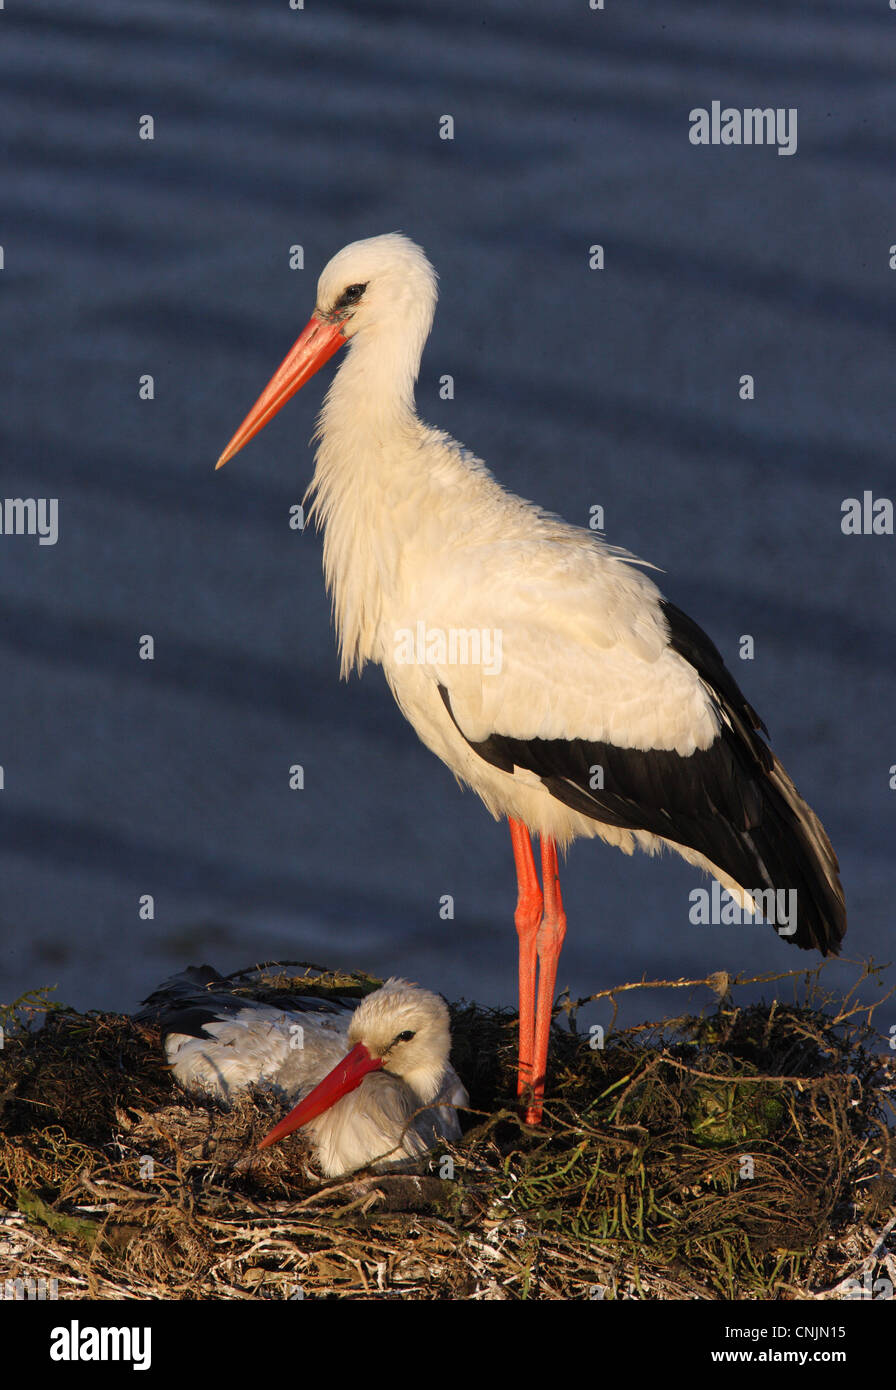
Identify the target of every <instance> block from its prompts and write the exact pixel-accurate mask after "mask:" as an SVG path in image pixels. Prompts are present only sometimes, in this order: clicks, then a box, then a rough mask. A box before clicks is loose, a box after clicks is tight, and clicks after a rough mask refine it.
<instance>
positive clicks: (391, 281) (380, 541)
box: [218, 233, 846, 1120]
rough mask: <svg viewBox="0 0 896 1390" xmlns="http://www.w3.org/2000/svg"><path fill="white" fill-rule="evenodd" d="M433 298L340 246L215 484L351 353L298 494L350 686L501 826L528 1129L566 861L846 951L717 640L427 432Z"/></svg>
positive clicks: (428, 282)
mask: <svg viewBox="0 0 896 1390" xmlns="http://www.w3.org/2000/svg"><path fill="white" fill-rule="evenodd" d="M435 303H436V275H435V272H434V270H433V268H432V266H431V265H430V263H429V261H428V260H427V258H426V256H425V255H424V253H423V252H422V250H421V249H420V248H419V247H418V246H415V245H414V243H413V242H411V241H409V240H408V239H407V238H406V237H403V236H401V235H399V234H397V233H395V234H391V235H388V236H379V237H373V238H371V239H369V240H367V241H359V242H355V243H353V244H352V245H350V246H346V247H345V248H344V249H343V250H342V251H340V252H339V253H338V254H337V255H336V256H334V257H333V259H332V260H331V261H330V263H329V264H328V265H327V266H326V267H325V269H324V271H323V274H322V275H321V277H320V281H319V283H318V292H317V306H316V308H315V311H314V315H313V317H312V318H311V321H310V322H309V324H308V326H307V328H306V329H305V331H304V332H303V334H302V335H301V337H300V338H299V340H298V342H297V343H296V344H295V346H294V347H293V349H292V351H291V352H290V353H289V355H288V356H287V357H286V359H285V360H284V362H283V364H282V365H281V367H280V368H279V370H278V371H277V373H276V374H275V376H274V377H273V378H272V380H271V383H270V384H269V386H268V387H267V388H266V389H265V391H264V392H263V393H262V395H261V397H260V398H259V400H258V402H257V403H256V405H255V406H254V407H253V409H252V410H251V411H250V413H249V415H248V416H247V417H246V420H245V421H244V422H243V424H242V425H241V427H240V429H239V430H238V431H237V433H236V434H235V435H234V437H233V439H232V440H231V442H230V444H229V445H228V446H227V449H226V450H225V452H224V453H223V454H222V456H221V458H220V460H219V461H218V467H220V466H221V464H223V463H225V462H226V461H227V460H228V459H229V458H231V457H232V456H233V455H234V454H235V453H236V452H237V450H238V449H240V448H242V447H243V445H244V444H245V443H246V442H247V441H248V440H249V439H251V438H252V436H253V435H254V434H256V433H257V432H258V430H260V429H261V428H262V427H263V426H264V425H265V424H267V422H268V421H269V420H270V419H271V417H272V416H273V415H274V414H275V413H276V412H277V410H279V409H280V407H281V406H282V405H283V404H284V403H285V401H287V400H288V399H289V397H290V396H291V395H292V394H293V393H294V392H295V391H297V390H298V389H299V387H300V386H302V385H303V384H304V383H305V382H306V381H307V380H308V378H309V377H310V376H312V375H313V373H314V372H315V371H317V370H318V368H319V367H320V366H322V365H323V363H324V362H326V361H327V360H328V359H329V358H330V357H331V356H332V355H333V354H334V353H335V352H336V351H337V350H338V349H339V348H340V347H343V346H344V345H345V344H346V343H348V344H349V351H348V355H347V357H346V359H345V361H344V362H343V364H342V366H341V368H340V370H339V372H338V373H337V375H336V377H335V379H334V381H333V382H332V384H331V386H330V389H329V391H328V392H327V396H326V400H325V402H324V406H323V409H322V411H321V415H320V420H319V423H318V431H317V435H318V438H319V441H320V443H319V448H318V451H317V467H316V470H315V473H314V478H313V481H312V483H311V488H310V493H311V495H312V496H313V499H314V502H313V514H314V516H315V518H316V520H317V522H318V523H319V524H320V525H321V526H322V527H323V531H324V572H325V577H326V581H327V586H328V588H329V590H330V592H331V595H332V599H333V611H334V615H335V621H336V628H337V633H338V638H339V644H340V649H341V656H342V672H343V675H347V674H348V673H349V672H351V670H352V669H357V670H359V671H360V670H361V669H362V668H363V666H364V664H365V662H367V661H375V662H378V663H379V664H380V665H381V666H382V667H383V670H384V672H385V674H386V678H387V680H388V682H389V685H390V686H391V688H392V691H393V693H394V695H395V698H396V700H397V701H398V704H399V705H400V707H401V709H402V711H403V713H404V714H405V716H406V717H407V718H408V720H409V721H410V722H411V724H413V726H414V728H415V729H416V731H417V733H418V734H419V736H420V738H421V739H422V740H423V742H424V743H425V744H427V746H428V747H429V748H431V749H432V751H433V752H434V753H436V754H437V755H438V756H439V757H440V758H441V759H442V760H443V761H444V762H445V763H447V764H448V766H449V767H450V768H452V769H453V771H454V773H455V775H456V776H457V778H458V779H459V780H460V781H461V782H462V783H466V784H467V785H469V786H471V787H472V788H473V789H474V790H475V791H476V792H478V794H479V795H480V797H481V798H482V800H483V801H484V802H485V804H486V806H488V808H489V810H490V811H491V812H492V813H493V814H494V815H495V816H507V817H508V819H509V821H510V830H511V837H512V843H513V850H514V860H515V864H516V870H517V882H518V890H519V892H518V901H517V909H516V914H515V923H516V927H517V931H518V934H519V938H520V1073H519V1086H520V1093H521V1094H523V1093H527V1092H530V1090H531V1099H532V1103H531V1105H530V1107H529V1111H528V1116H529V1118H530V1119H531V1120H535V1119H537V1118H538V1117H539V1115H540V1113H541V1107H540V1098H541V1095H542V1093H543V1085H544V1068H545V1063H546V1058H547V1047H548V1035H549V1028H550V1017H551V1006H552V1001H553V991H554V985H555V980H556V970H557V960H558V957H559V953H560V947H561V945H562V942H563V936H564V933H565V930H566V918H565V915H564V912H563V905H562V901H561V897H560V887H559V879H558V876H557V851H556V847H557V845H560V846H565V845H567V844H568V843H569V842H570V841H571V840H573V839H574V838H575V837H576V836H594V835H598V836H600V837H601V838H602V839H604V840H607V841H608V842H609V843H611V844H615V845H617V846H618V847H619V848H620V849H622V850H624V851H625V852H626V853H629V854H630V853H631V852H632V851H633V849H634V848H635V847H638V848H640V849H643V850H646V851H647V852H648V853H655V852H657V851H658V850H659V849H661V848H663V847H669V848H671V849H674V850H675V851H677V853H679V854H680V855H682V856H683V857H684V858H685V859H686V860H688V862H689V863H691V864H694V865H697V866H699V867H700V868H701V869H705V870H706V871H707V872H708V873H710V874H712V875H714V876H715V878H717V879H718V881H719V882H720V883H721V884H722V885H723V886H724V887H725V888H727V889H729V890H730V891H731V892H732V893H733V894H734V896H735V897H736V898H737V899H738V901H740V902H741V904H742V905H745V906H749V905H750V902H751V901H752V899H751V897H750V895H751V894H752V893H754V892H755V891H756V890H762V891H766V890H771V889H773V890H796V893H797V922H796V930H795V931H793V930H792V924H789V925H788V928H787V930H788V932H789V933H790V934H789V935H788V937H787V939H789V940H794V941H796V943H797V944H798V945H800V946H805V947H817V948H818V949H819V950H821V951H822V952H828V951H836V950H837V948H838V945H839V942H840V939H841V937H842V936H843V932H844V930H845V925H846V918H845V909H844V903H843V893H842V889H841V887H840V882H839V878H838V866H837V860H836V857H835V855H834V852H833V850H832V848H831V845H830V842H829V841H828V838H827V836H826V835H825V832H824V829H823V828H822V826H821V824H820V822H819V821H818V819H817V817H816V816H815V815H814V814H813V812H812V811H811V809H810V808H809V807H808V806H807V805H806V803H805V802H804V801H803V800H802V799H801V797H800V796H799V795H798V793H797V791H796V789H795V787H794V786H793V783H792V782H791V780H790V778H789V777H788V775H787V773H786V772H785V771H784V769H783V767H782V766H781V764H780V763H779V762H778V760H777V759H776V758H775V757H774V755H773V753H772V752H771V750H770V748H769V747H768V744H767V743H766V742H765V741H764V740H763V739H762V737H761V736H760V733H759V731H760V730H762V731H763V732H765V728H764V725H763V724H762V723H761V721H760V720H759V718H758V716H757V715H756V714H755V712H754V711H753V709H752V708H751V707H750V705H749V704H748V703H747V701H746V700H745V699H744V696H743V695H742V694H741V692H740V690H739V689H738V687H737V684H736V682H735V681H734V679H733V678H732V676H731V675H730V673H729V672H728V670H727V669H726V667H725V665H724V663H723V661H722V658H721V656H720V654H719V652H718V651H717V649H716V648H715V646H714V645H713V643H712V642H711V641H710V639H709V638H708V637H707V636H706V634H705V633H704V632H702V631H701V629H700V628H699V627H698V626H697V625H696V624H695V623H693V622H692V621H691V620H690V619H689V618H688V617H687V616H686V615H685V614H684V613H682V612H681V611H680V610H679V609H678V608H676V607H675V606H674V605H672V604H670V603H668V602H667V601H666V600H664V599H663V596H662V594H661V593H660V591H659V589H658V588H657V587H656V585H655V584H654V583H653V582H652V580H650V579H649V578H648V577H647V576H646V575H645V574H644V573H642V571H641V570H640V569H639V568H637V566H638V565H639V564H640V563H642V562H640V561H638V560H637V559H636V558H635V557H634V556H632V555H629V554H628V553H627V552H625V551H623V550H619V549H617V548H615V547H612V546H609V545H607V544H606V543H605V542H604V541H602V540H601V539H600V538H599V537H598V536H596V535H595V534H594V533H593V532H591V531H586V530H584V529H581V528H579V527H575V526H570V525H568V524H567V523H565V522H563V521H561V520H560V519H558V518H557V517H554V516H551V515H549V514H547V513H546V512H544V511H542V510H541V509H540V508H539V507H537V506H535V505H533V504H532V503H531V502H526V501H523V500H522V499H521V498H518V497H515V496H513V495H512V494H510V493H508V492H506V491H505V490H504V489H503V488H502V487H501V486H500V485H499V484H498V483H497V482H496V481H495V480H494V478H493V477H492V475H491V474H490V473H489V471H488V470H487V468H486V467H485V465H484V464H483V463H482V462H481V461H480V460H479V459H477V458H475V457H473V455H471V454H470V453H469V452H468V451H467V450H466V449H464V448H463V447H462V446H461V445H460V444H458V443H457V442H456V441H455V440H453V439H451V438H450V437H449V436H448V435H446V434H444V433H442V432H440V431H438V430H435V429H431V428H430V427H428V426H426V425H425V424H423V423H422V421H421V420H420V419H419V418H418V416H417V414H416V411H415V408H414V382H415V381H416V378H417V375H418V371H419V367H420V359H421V355H422V351H423V346H424V343H425V342H426V338H427V336H428V334H429V330H430V327H431V324H432V318H433V313H434V310H435ZM529 832H536V833H537V834H538V835H539V836H540V837H541V848H542V856H541V857H542V875H543V891H542V889H541V888H540V887H539V883H538V875H537V872H536V869H535V863H534V858H533V854H532V846H531V841H530V838H529ZM536 956H537V959H538V962H539V966H540V969H539V982H538V993H537V1000H536V989H535V977H536Z"/></svg>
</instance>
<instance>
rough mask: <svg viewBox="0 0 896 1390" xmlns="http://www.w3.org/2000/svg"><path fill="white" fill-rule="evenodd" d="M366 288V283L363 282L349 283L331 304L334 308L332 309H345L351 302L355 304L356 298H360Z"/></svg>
mask: <svg viewBox="0 0 896 1390" xmlns="http://www.w3.org/2000/svg"><path fill="white" fill-rule="evenodd" d="M366 289H367V285H366V284H364V285H349V286H348V288H347V289H344V290H343V291H342V294H341V295H340V296H339V298H338V299H337V300H336V303H335V304H334V305H333V308H334V309H347V308H348V307H349V305H351V304H357V302H358V300H359V299H360V298H361V295H362V294H363V293H364V291H365V290H366Z"/></svg>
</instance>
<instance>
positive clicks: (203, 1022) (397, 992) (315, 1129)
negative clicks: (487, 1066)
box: [137, 965, 469, 1177]
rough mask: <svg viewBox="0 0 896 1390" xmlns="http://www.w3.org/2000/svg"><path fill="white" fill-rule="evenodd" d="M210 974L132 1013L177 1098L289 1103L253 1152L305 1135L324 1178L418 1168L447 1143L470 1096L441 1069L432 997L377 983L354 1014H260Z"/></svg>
mask: <svg viewBox="0 0 896 1390" xmlns="http://www.w3.org/2000/svg"><path fill="white" fill-rule="evenodd" d="M227 984H228V982H227V981H226V980H225V978H224V977H223V976H222V975H219V974H218V972H217V971H216V970H214V969H212V967H211V966H208V965H202V966H191V967H190V968H189V969H188V970H184V971H181V973H180V974H178V975H173V976H172V977H171V979H170V980H166V981H165V982H164V983H163V984H161V985H159V988H158V989H157V990H155V991H154V992H153V993H152V994H151V995H150V996H149V998H148V999H145V1000H144V1001H143V1002H144V1004H145V1006H146V1007H145V1008H144V1009H142V1010H141V1012H140V1013H139V1014H137V1018H138V1019H139V1020H140V1021H143V1022H151V1023H154V1024H155V1025H156V1026H157V1027H158V1028H159V1029H160V1031H161V1033H162V1037H163V1040H164V1047H165V1055H166V1056H167V1058H168V1061H169V1063H170V1065H171V1068H172V1071H173V1073H174V1076H175V1078H176V1079H177V1081H178V1082H179V1083H180V1085H181V1086H183V1088H184V1090H186V1091H192V1092H195V1093H199V1094H201V1095H211V1096H215V1097H217V1099H219V1100H223V1101H226V1102H229V1101H232V1100H233V1099H234V1097H235V1096H236V1095H238V1094H239V1093H240V1092H241V1091H245V1090H247V1089H248V1088H249V1087H251V1086H255V1087H258V1088H260V1089H263V1090H268V1091H272V1092H273V1093H274V1094H275V1095H277V1096H278V1097H280V1098H281V1099H282V1100H284V1101H285V1102H286V1103H287V1104H290V1105H294V1108H293V1109H292V1110H291V1111H290V1113H289V1114H288V1115H286V1116H285V1118H284V1119H282V1120H281V1121H280V1123H279V1124H278V1125H276V1126H275V1128H274V1129H272V1130H271V1132H270V1134H267V1135H265V1137H264V1139H262V1141H261V1143H260V1144H259V1148H261V1149H263V1148H267V1146H268V1145H270V1144H275V1143H276V1142H277V1141H278V1140H279V1139H283V1138H285V1136H286V1135H287V1134H291V1133H292V1132H293V1130H296V1129H299V1128H300V1127H301V1126H304V1127H305V1129H306V1132H307V1135H308V1138H309V1139H310V1141H311V1143H312V1145H313V1147H314V1150H315V1154H316V1157H317V1160H318V1163H319V1164H320V1166H321V1168H322V1169H323V1171H324V1173H326V1175H327V1176H328V1177H334V1176H336V1175H337V1174H339V1173H346V1172H349V1171H350V1170H352V1169H354V1168H363V1167H367V1166H368V1165H369V1164H372V1165H373V1166H374V1167H375V1168H379V1167H389V1166H391V1165H392V1164H395V1163H401V1162H406V1161H407V1160H409V1159H417V1158H419V1157H420V1155H421V1154H423V1153H425V1152H426V1150H427V1149H430V1148H432V1146H433V1145H434V1144H437V1143H438V1142H439V1141H440V1140H441V1139H444V1140H447V1141H448V1142H449V1143H456V1141H457V1140H458V1139H460V1125H459V1123H458V1119H457V1113H456V1109H455V1107H456V1106H463V1105H466V1104H468V1101H469V1097H468V1095H467V1092H466V1090H465V1089H464V1086H463V1084H462V1082H461V1080H460V1077H459V1076H458V1075H457V1072H456V1071H455V1070H454V1068H453V1067H452V1066H451V1064H450V1062H449V1061H448V1055H449V1052H450V1050H451V1027H450V1021H449V1017H448V1008H447V1006H446V1004H445V1002H444V1000H443V999H441V998H440V997H439V996H438V995H437V994H430V992H429V991H428V990H425V989H420V988H419V986H417V985H411V984H408V982H407V981H406V980H397V979H392V980H387V981H386V983H385V984H384V985H383V986H382V988H381V989H377V990H374V992H373V993H372V994H368V995H367V996H366V997H365V998H364V999H362V1001H361V1002H360V1004H357V1006H356V1007H355V1001H352V1002H351V1003H349V1002H347V1001H344V1000H338V999H337V1000H327V999H318V998H315V997H313V996H305V995H288V996H283V999H282V1003H281V1002H280V1001H279V1000H278V1002H277V1003H276V1004H270V1003H268V1004H263V1003H260V1002H258V1001H256V1000H252V999H248V998H246V997H244V996H241V995H238V994H234V993H231V992H228V990H227Z"/></svg>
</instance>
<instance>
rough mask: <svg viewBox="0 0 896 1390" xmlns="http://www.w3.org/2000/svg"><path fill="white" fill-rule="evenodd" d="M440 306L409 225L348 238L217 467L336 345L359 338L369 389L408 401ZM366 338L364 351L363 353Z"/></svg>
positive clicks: (373, 393)
mask: <svg viewBox="0 0 896 1390" xmlns="http://www.w3.org/2000/svg"><path fill="white" fill-rule="evenodd" d="M435 307H436V273H435V271H434V270H433V268H432V266H431V265H430V263H429V261H428V260H427V259H426V256H425V255H424V254H423V252H422V251H421V249H420V247H419V246H416V245H415V244H414V242H413V241H410V240H409V238H408V237H406V236H403V235H402V234H401V232H389V233H388V234H387V235H386V236H375V237H369V238H368V239H367V240H366V241H353V242H352V243H351V245H350V246H344V247H343V248H342V250H341V251H338V252H337V253H336V255H335V256H334V257H333V259H332V260H331V261H330V262H329V263H328V264H327V265H326V266H325V268H324V272H323V274H322V275H321V277H320V280H319V281H318V284H317V304H316V305H315V309H314V313H313V314H312V316H311V319H310V320H309V322H308V324H307V326H306V328H305V330H304V332H303V333H302V334H301V335H300V337H299V338H298V340H297V341H296V342H295V343H294V344H293V347H292V349H291V351H290V352H289V353H287V355H286V357H285V358H284V359H283V361H282V362H281V363H280V366H279V367H278V368H277V370H276V372H275V373H274V375H273V376H272V377H271V380H270V381H269V382H268V384H267V386H266V387H265V389H264V390H263V391H262V393H261V395H260V396H259V398H258V400H257V401H256V402H255V404H254V405H253V407H252V409H251V410H250V411H249V414H248V415H247V416H246V418H245V420H244V421H243V423H242V424H241V425H240V427H239V429H238V430H237V432H236V434H235V435H234V436H233V438H232V439H231V441H230V443H229V444H228V445H227V448H226V449H225V450H224V452H223V454H222V455H221V457H220V458H219V459H218V462H217V465H216V466H217V467H218V468H220V467H221V465H222V464H224V463H226V462H227V460H228V459H231V458H233V456H234V454H235V453H237V452H238V451H239V450H240V449H242V447H243V445H244V444H247V443H248V441H249V440H250V439H251V438H252V437H253V436H254V435H256V434H257V433H258V431H259V430H261V429H264V427H265V425H266V424H267V423H268V421H269V420H272V419H273V417H274V416H275V415H276V414H277V411H278V410H279V409H280V408H281V406H283V405H285V404H286V402H287V401H288V400H289V399H290V397H291V396H293V395H295V393H296V391H298V390H299V388H300V387H301V386H304V385H305V382H306V381H308V380H310V378H311V377H312V376H314V373H315V372H316V371H318V370H319V369H320V368H321V367H322V366H323V365H324V363H325V362H328V361H329V360H330V358H331V357H332V356H333V354H334V353H335V352H338V351H339V349H340V348H342V347H345V345H346V343H348V342H350V341H352V340H353V339H354V340H355V347H354V348H353V352H352V356H353V358H354V360H355V365H358V364H359V362H362V361H363V366H364V368H365V372H364V375H365V378H366V384H367V386H368V388H371V389H369V390H368V393H367V394H369V395H371V396H372V397H373V398H374V399H382V400H385V399H386V397H387V395H391V398H392V400H393V401H394V402H397V403H398V404H399V405H400V406H401V407H403V408H405V409H407V408H409V407H410V406H412V404H413V390H414V382H415V381H416V379H417V373H418V371H419V368H420V358H421V356H422V354H423V345H424V343H425V342H426V339H427V336H428V334H429V330H430V328H431V327H432V316H433V314H434V313H435ZM362 343H363V344H364V351H363V353H362V356H361V358H355V352H360V351H361V348H362Z"/></svg>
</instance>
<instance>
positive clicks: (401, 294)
mask: <svg viewBox="0 0 896 1390" xmlns="http://www.w3.org/2000/svg"><path fill="white" fill-rule="evenodd" d="M437 293H438V292H437V289H436V272H435V271H434V270H433V268H432V266H431V265H430V263H429V261H428V260H427V259H426V256H425V255H424V253H423V251H422V250H421V249H420V247H419V246H417V245H416V244H415V243H414V242H413V241H411V240H410V239H409V238H408V237H406V236H403V235H402V233H401V232H389V233H387V235H386V236H373V237H368V238H367V240H366V241H353V242H352V243H351V245H349V246H343V248H342V250H341V251H337V252H336V255H335V256H334V257H333V259H332V260H331V261H329V262H328V263H327V265H326V266H325V267H324V269H323V272H322V274H321V277H320V279H319V280H318V282H317V304H316V305H315V310H314V312H315V314H316V315H317V316H318V317H319V318H321V319H324V320H326V321H327V322H329V323H338V324H339V325H341V329H342V335H343V337H344V338H347V339H351V338H353V337H355V335H356V334H357V333H360V332H365V331H366V332H374V331H376V330H379V331H380V332H383V331H384V330H386V331H388V330H394V331H398V332H400V333H402V334H403V335H405V336H408V335H410V336H413V337H414V338H418V337H419V339H420V344H421V347H422V344H423V342H424V341H425V339H426V336H427V334H428V333H429V330H430V328H431V327H432V316H433V314H434V313H435V307H436V297H437Z"/></svg>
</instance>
